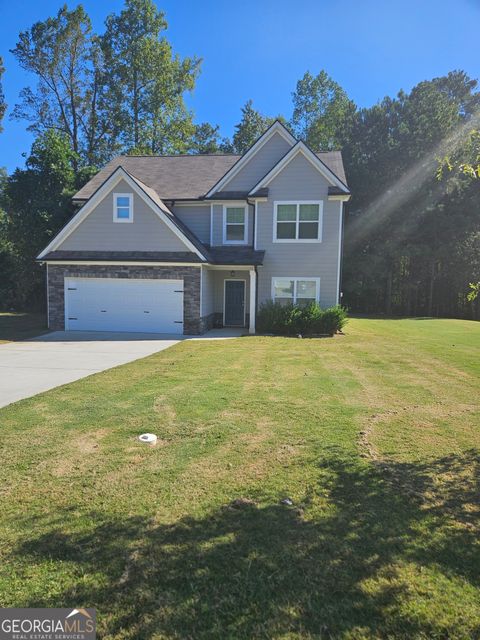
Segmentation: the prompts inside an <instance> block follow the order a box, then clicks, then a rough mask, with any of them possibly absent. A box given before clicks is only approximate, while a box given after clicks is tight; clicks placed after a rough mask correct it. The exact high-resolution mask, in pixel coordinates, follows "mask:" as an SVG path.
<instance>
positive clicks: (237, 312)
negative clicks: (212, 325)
mask: <svg viewBox="0 0 480 640" xmlns="http://www.w3.org/2000/svg"><path fill="white" fill-rule="evenodd" d="M223 324H224V325H225V326H226V327H243V326H244V324H245V280H225V307H224V312H223Z"/></svg>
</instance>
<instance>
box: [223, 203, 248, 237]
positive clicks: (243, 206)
mask: <svg viewBox="0 0 480 640" xmlns="http://www.w3.org/2000/svg"><path fill="white" fill-rule="evenodd" d="M227 209H243V220H244V225H243V240H227ZM230 224H237V225H240V222H238V223H230ZM222 240H223V244H242V245H243V244H248V207H247V205H246V204H244V203H243V202H242V203H239V204H236V203H234V202H231V203H229V204H224V205H223V237H222Z"/></svg>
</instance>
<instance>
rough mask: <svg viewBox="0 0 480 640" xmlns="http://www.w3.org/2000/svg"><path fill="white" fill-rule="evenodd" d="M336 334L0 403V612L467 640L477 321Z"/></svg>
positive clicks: (478, 447) (474, 605)
mask: <svg viewBox="0 0 480 640" xmlns="http://www.w3.org/2000/svg"><path fill="white" fill-rule="evenodd" d="M345 331H346V335H345V336H337V337H335V338H326V339H314V340H313V339H312V340H300V339H295V338H291V339H283V338H267V337H245V338H239V339H236V340H229V341H193V342H191V341H189V342H183V343H180V344H178V345H176V346H175V347H173V348H171V349H169V350H167V351H164V352H162V353H159V354H158V355H154V356H151V357H149V358H146V359H144V360H141V361H137V362H135V363H132V364H128V365H125V366H122V367H119V368H117V369H113V370H111V371H107V372H104V373H101V374H98V375H95V376H92V377H90V378H87V379H84V380H81V381H79V382H75V383H73V384H70V385H67V386H65V387H63V388H60V389H57V390H53V391H50V392H48V393H45V394H43V395H41V396H37V397H36V398H32V399H30V400H24V401H21V402H19V403H17V404H15V405H12V406H10V407H7V408H5V409H2V410H1V411H0V425H1V428H0V445H1V446H0V450H1V453H0V478H1V484H0V606H4V607H5V606H19V607H26V606H37V607H50V606H65V607H67V606H68V607H72V606H94V607H96V608H97V616H98V619H99V636H100V637H101V638H104V639H107V638H108V639H112V638H115V639H120V638H121V639H127V638H128V639H133V638H135V639H139V640H146V639H150V638H152V639H155V640H159V639H161V638H172V639H173V638H175V639H184V638H191V639H195V640H196V639H197V638H201V639H203V638H204V639H210V638H218V639H222V640H223V639H226V638H232V639H237V638H281V639H282V640H283V639H287V638H288V639H292V638H315V639H317V638H322V639H330V638H335V639H336V638H342V639H343V638H348V639H352V638H375V639H378V640H383V639H387V638H390V639H391V638H405V639H407V638H408V639H412V638H422V639H430V638H434V639H459V638H464V639H467V638H468V639H470V638H479V637H480V535H479V534H480V524H479V515H480V514H479V510H480V495H479V494H480V489H479V487H480V429H479V427H480V405H479V388H480V324H479V323H474V322H468V321H458V320H457V321H456V320H367V319H361V320H360V319H357V320H352V321H351V322H350V323H349V324H348V325H347V327H346V330H345ZM146 431H150V432H154V433H156V434H158V436H159V438H160V439H161V440H160V443H159V445H158V446H157V447H155V448H149V447H147V446H145V445H142V444H140V443H138V442H136V439H135V438H136V436H137V435H138V434H139V433H142V432H146ZM286 497H288V498H290V499H291V500H292V501H293V505H291V506H289V505H285V504H281V500H282V499H284V498H286ZM235 501H236V502H235Z"/></svg>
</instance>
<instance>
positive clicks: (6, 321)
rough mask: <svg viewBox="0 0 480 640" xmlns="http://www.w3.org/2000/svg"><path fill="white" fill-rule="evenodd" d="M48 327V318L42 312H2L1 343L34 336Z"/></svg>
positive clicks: (0, 322)
mask: <svg viewBox="0 0 480 640" xmlns="http://www.w3.org/2000/svg"><path fill="white" fill-rule="evenodd" d="M46 331H48V329H47V320H46V318H45V315H44V314H42V313H14V312H12V313H4V312H0V344H2V343H4V342H13V341H16V340H25V339H26V338H33V337H34V336H38V335H40V334H41V333H45V332H46Z"/></svg>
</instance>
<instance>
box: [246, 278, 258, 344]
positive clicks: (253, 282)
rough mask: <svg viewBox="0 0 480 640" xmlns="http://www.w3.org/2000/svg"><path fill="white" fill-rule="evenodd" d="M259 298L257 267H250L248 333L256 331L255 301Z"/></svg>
mask: <svg viewBox="0 0 480 640" xmlns="http://www.w3.org/2000/svg"><path fill="white" fill-rule="evenodd" d="M256 300H257V274H256V273H255V269H250V307H249V326H248V333H255V314H256V308H255V302H256Z"/></svg>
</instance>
